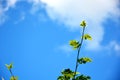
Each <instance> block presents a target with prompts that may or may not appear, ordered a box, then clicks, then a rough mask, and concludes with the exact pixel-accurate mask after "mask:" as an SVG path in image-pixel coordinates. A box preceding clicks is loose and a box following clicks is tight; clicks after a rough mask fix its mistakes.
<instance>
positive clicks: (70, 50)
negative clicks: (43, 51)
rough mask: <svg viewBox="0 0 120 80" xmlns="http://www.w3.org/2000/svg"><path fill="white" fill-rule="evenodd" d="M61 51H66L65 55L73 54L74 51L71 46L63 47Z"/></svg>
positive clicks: (60, 48)
mask: <svg viewBox="0 0 120 80" xmlns="http://www.w3.org/2000/svg"><path fill="white" fill-rule="evenodd" d="M59 50H61V51H64V52H65V53H71V52H72V51H73V50H72V49H71V47H70V46H69V45H61V46H60V47H59Z"/></svg>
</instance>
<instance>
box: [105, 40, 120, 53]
mask: <svg viewBox="0 0 120 80" xmlns="http://www.w3.org/2000/svg"><path fill="white" fill-rule="evenodd" d="M106 47H107V48H108V49H110V50H111V49H112V50H114V51H116V52H120V44H119V43H118V42H117V41H111V42H110V43H109V45H108V46H106Z"/></svg>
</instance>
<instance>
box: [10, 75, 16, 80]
mask: <svg viewBox="0 0 120 80" xmlns="http://www.w3.org/2000/svg"><path fill="white" fill-rule="evenodd" d="M10 80H18V77H17V76H11V77H10Z"/></svg>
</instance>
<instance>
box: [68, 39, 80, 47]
mask: <svg viewBox="0 0 120 80" xmlns="http://www.w3.org/2000/svg"><path fill="white" fill-rule="evenodd" d="M69 44H70V45H71V46H72V47H73V49H77V48H78V47H79V46H80V44H79V42H78V41H76V40H71V41H70V42H69Z"/></svg>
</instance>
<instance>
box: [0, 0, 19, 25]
mask: <svg viewBox="0 0 120 80" xmlns="http://www.w3.org/2000/svg"><path fill="white" fill-rule="evenodd" d="M3 3H6V4H5V5H3ZM16 3H17V0H5V1H4V0H2V1H0V24H2V23H4V22H5V20H6V19H7V15H5V13H6V12H7V11H8V10H9V8H14V7H15V4H16Z"/></svg>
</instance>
